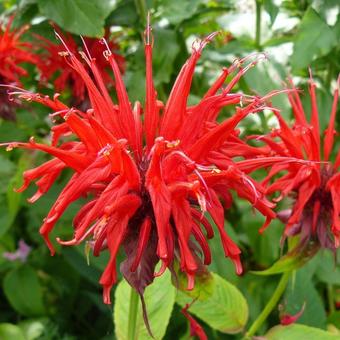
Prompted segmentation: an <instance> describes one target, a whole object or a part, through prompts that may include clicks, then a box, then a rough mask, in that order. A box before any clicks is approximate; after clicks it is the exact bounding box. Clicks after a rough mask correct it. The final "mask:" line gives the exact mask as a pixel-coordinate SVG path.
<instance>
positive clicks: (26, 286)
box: [3, 265, 45, 316]
mask: <svg viewBox="0 0 340 340" xmlns="http://www.w3.org/2000/svg"><path fill="white" fill-rule="evenodd" d="M3 289H4V293H5V295H6V297H7V299H8V301H9V302H10V304H11V305H12V307H13V308H14V309H15V310H16V311H17V312H19V313H20V314H22V315H25V316H40V315H43V314H44V312H45V307H44V304H43V298H42V287H41V285H40V282H39V279H38V275H37V273H36V271H35V270H34V269H33V268H32V267H30V266H29V265H22V266H20V267H18V268H15V269H14V270H12V271H10V272H8V273H7V274H6V276H5V278H4V281H3Z"/></svg>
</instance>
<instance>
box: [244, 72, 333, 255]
mask: <svg viewBox="0 0 340 340" xmlns="http://www.w3.org/2000/svg"><path fill="white" fill-rule="evenodd" d="M339 81H340V78H339V80H338V82H337V88H336V90H335V92H334V100H333V106H332V111H331V113H330V121H329V124H328V128H327V129H326V131H325V133H324V138H323V141H321V138H320V126H319V115H318V106H317V102H316V91H315V89H316V84H315V82H314V81H313V79H312V76H310V81H309V94H310V99H311V115H310V117H311V118H310V122H308V121H307V118H306V114H305V111H304V109H303V107H302V103H301V100H300V95H299V91H298V90H297V89H296V88H294V86H293V83H292V81H290V82H291V85H292V89H291V91H290V92H288V97H289V100H290V103H291V106H292V109H293V114H294V118H295V122H294V124H293V126H292V127H289V126H288V125H287V123H286V122H285V121H284V119H283V118H282V117H281V115H280V113H279V112H278V111H277V110H274V113H275V115H276V117H277V119H278V121H279V125H280V128H279V129H274V130H273V131H272V132H271V133H270V134H269V135H267V136H257V137H256V138H257V139H258V140H263V141H264V142H265V143H267V145H268V147H269V149H270V150H271V153H272V156H274V157H267V158H266V159H262V160H260V159H255V160H250V161H248V160H246V161H244V162H241V163H243V164H240V167H241V168H242V169H243V170H245V171H250V170H252V169H251V168H252V167H254V168H256V167H259V166H267V165H268V166H272V168H271V171H270V173H269V175H268V177H267V178H266V179H265V181H264V184H266V183H269V181H270V180H271V179H272V178H273V176H275V175H277V174H278V173H280V172H281V171H286V173H285V174H284V175H283V176H280V177H279V178H278V179H276V180H274V182H273V183H272V184H270V185H269V187H268V190H267V192H268V193H269V194H270V193H273V192H275V191H279V192H280V193H281V195H280V197H279V198H278V199H277V200H280V199H282V198H283V197H286V196H287V195H293V197H295V204H294V206H293V208H292V209H289V210H285V211H282V212H279V213H278V217H279V218H280V219H281V220H282V221H283V222H285V223H286V229H285V236H290V235H297V234H299V235H300V243H299V246H298V249H303V248H304V247H305V246H307V245H308V244H309V241H317V242H316V244H317V245H318V246H319V245H320V246H322V247H325V248H330V249H335V248H337V247H338V246H339V237H340V219H339V213H340V173H339V166H340V152H339V151H337V150H336V149H335V150H334V155H333V156H334V158H332V157H331V156H332V149H333V146H334V135H335V134H336V131H335V116H336V111H337V104H338V98H339Z"/></svg>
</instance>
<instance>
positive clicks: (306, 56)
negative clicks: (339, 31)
mask: <svg viewBox="0 0 340 340" xmlns="http://www.w3.org/2000/svg"><path fill="white" fill-rule="evenodd" d="M335 46H337V38H336V35H335V34H334V31H333V30H332V29H331V27H329V26H328V25H327V24H326V22H325V21H324V20H323V19H322V18H321V17H320V16H319V14H318V13H317V12H316V11H315V10H314V9H313V8H312V7H309V8H308V10H307V11H306V13H305V15H304V16H303V18H302V21H301V25H300V29H299V31H298V34H297V36H296V38H295V41H294V51H293V55H292V58H291V64H292V67H293V70H294V71H297V70H300V69H303V68H306V67H308V66H309V65H310V63H311V62H312V61H313V60H314V59H315V58H316V57H321V56H324V55H326V54H327V53H329V52H330V51H331V50H332V48H333V47H335Z"/></svg>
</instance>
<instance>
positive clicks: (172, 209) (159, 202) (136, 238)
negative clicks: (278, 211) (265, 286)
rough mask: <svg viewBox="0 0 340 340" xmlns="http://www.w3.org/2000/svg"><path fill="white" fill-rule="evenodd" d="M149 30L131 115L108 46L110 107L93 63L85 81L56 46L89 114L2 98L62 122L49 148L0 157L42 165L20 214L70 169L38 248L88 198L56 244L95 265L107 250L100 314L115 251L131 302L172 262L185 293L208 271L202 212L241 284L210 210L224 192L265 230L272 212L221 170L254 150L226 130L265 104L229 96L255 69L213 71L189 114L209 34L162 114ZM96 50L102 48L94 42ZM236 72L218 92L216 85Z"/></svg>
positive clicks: (230, 247) (218, 216) (248, 183)
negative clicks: (85, 245)
mask: <svg viewBox="0 0 340 340" xmlns="http://www.w3.org/2000/svg"><path fill="white" fill-rule="evenodd" d="M150 30H151V28H150V27H149V28H148V29H147V31H146V34H145V57H146V98H145V105H144V107H143V109H142V106H141V104H140V103H139V102H137V103H136V104H135V105H134V107H133V108H132V106H131V104H130V102H129V98H128V95H127V92H126V89H125V87H124V84H123V80H122V77H121V73H120V70H119V66H118V64H117V62H116V58H115V55H114V54H112V53H111V51H110V49H109V46H107V45H106V49H105V51H104V56H105V58H106V59H107V62H108V63H109V65H110V66H111V68H112V71H113V74H114V77H115V88H116V93H117V99H118V101H117V103H114V102H113V101H112V99H111V98H110V97H109V94H108V92H107V90H106V87H105V82H104V81H103V78H102V76H101V73H100V72H99V70H98V66H97V63H96V61H95V60H94V59H93V58H91V56H90V55H89V54H87V57H86V58H87V60H88V63H89V68H90V70H91V71H92V77H91V76H90V75H89V74H88V72H87V69H86V67H85V66H84V65H83V63H82V62H80V61H79V60H78V59H77V57H76V55H75V54H74V53H73V52H72V50H70V49H68V47H67V46H65V48H66V52H63V53H64V55H65V58H67V62H68V63H69V65H70V66H72V70H73V72H75V74H77V77H80V78H81V79H82V81H83V82H84V84H85V85H86V88H87V90H88V94H89V98H90V101H91V105H92V109H90V110H88V111H87V112H81V111H80V110H77V109H73V108H69V107H67V106H66V105H65V104H63V103H62V102H60V101H59V100H58V96H57V95H56V96H55V97H54V98H53V99H50V98H49V97H47V96H41V95H39V94H34V93H30V92H27V91H13V93H11V94H17V95H19V97H20V98H23V99H27V100H29V101H36V102H40V103H42V104H44V105H46V106H48V107H50V108H51V110H52V111H54V113H53V114H52V116H53V118H54V119H56V118H58V117H60V118H61V119H62V120H63V122H62V123H60V124H59V125H55V126H53V127H52V134H53V137H52V145H45V144H41V143H38V142H36V141H35V140H34V139H33V138H31V140H30V141H29V143H15V142H13V143H9V144H7V145H8V150H10V149H11V148H13V147H22V148H26V149H32V150H41V151H44V152H46V153H48V154H50V155H52V156H53V159H51V160H50V161H48V162H46V163H44V164H42V165H40V166H38V167H37V168H35V169H31V170H28V171H26V172H25V173H24V184H23V185H22V187H21V188H20V189H18V191H19V192H21V191H23V190H25V189H26V188H27V187H28V186H29V184H30V183H31V182H32V181H36V185H37V186H38V191H37V192H36V194H35V195H34V196H33V197H32V198H31V199H30V200H29V201H30V202H31V203H33V202H35V201H36V200H37V199H39V198H40V197H41V196H42V195H43V194H45V193H46V192H47V191H48V190H49V189H50V187H51V185H52V184H53V183H54V182H55V180H56V179H57V178H58V176H59V175H60V173H61V172H62V171H63V170H64V169H65V168H70V169H72V170H73V172H74V174H73V176H72V177H71V179H70V180H69V182H68V184H67V185H66V186H65V188H64V189H63V190H62V192H61V194H60V195H59V197H58V198H57V200H56V202H55V203H54V204H53V206H52V208H51V210H50V212H49V213H48V215H47V217H46V218H45V220H44V223H43V225H42V226H41V228H40V233H41V234H42V235H43V237H44V238H45V240H46V242H47V244H48V247H49V248H50V250H51V253H52V254H54V248H53V245H52V243H51V241H50V240H49V234H50V232H51V230H52V229H53V228H54V226H55V224H56V223H57V221H58V219H59V218H60V216H61V215H62V214H63V213H64V211H65V210H66V209H67V207H68V206H69V205H70V204H71V203H72V202H74V201H76V200H77V199H79V198H80V197H84V196H85V197H87V198H88V203H86V204H85V205H84V206H83V207H82V208H81V210H80V211H79V212H78V214H77V215H76V216H75V218H74V221H73V226H74V237H73V239H72V240H69V241H63V240H60V239H57V241H58V242H59V243H60V244H62V245H76V244H79V243H81V242H83V241H84V240H87V239H88V240H92V241H91V242H92V244H93V253H94V255H95V256H97V255H99V254H100V252H101V251H102V250H103V249H106V248H108V251H109V252H110V260H109V262H108V264H107V267H106V269H105V271H104V273H103V275H102V277H101V279H100V283H101V284H102V285H103V287H104V302H105V303H110V289H111V287H112V285H113V284H114V283H115V282H116V279H117V274H116V256H117V253H118V250H119V249H120V248H121V247H122V246H123V248H124V250H125V253H126V260H125V261H124V262H122V263H121V265H120V270H121V272H122V273H123V275H124V276H125V278H126V279H127V281H128V282H129V283H130V284H131V285H132V286H133V287H135V289H136V290H137V291H138V292H139V293H140V294H142V293H143V291H144V288H145V286H147V285H148V284H150V283H151V282H152V281H153V278H154V270H155V266H156V264H157V262H158V261H159V260H160V261H161V262H162V266H161V268H160V270H159V272H158V273H156V274H155V275H161V274H162V273H163V272H164V271H165V270H166V268H170V269H171V268H172V265H173V261H174V260H175V259H178V260H179V262H180V269H181V270H182V271H183V272H185V273H186V274H187V278H188V289H192V288H193V287H194V278H195V274H196V272H197V271H198V269H199V267H200V266H201V265H202V264H203V263H204V264H206V265H208V264H209V263H210V261H211V253H210V249H209V245H208V243H207V239H209V238H212V237H213V236H214V230H213V227H212V225H211V223H210V222H209V220H208V219H207V217H206V213H209V214H210V216H211V217H212V219H213V220H214V222H215V224H216V226H217V229H218V232H219V234H220V237H221V241H222V244H223V248H224V252H225V255H226V256H228V257H230V258H231V259H232V261H234V263H235V266H236V271H237V273H238V274H240V273H241V272H242V266H241V262H240V252H241V251H240V249H239V248H238V247H237V245H236V244H235V243H234V242H233V241H232V240H231V238H230V237H229V236H228V235H227V233H226V231H225V229H224V208H223V205H222V203H221V201H223V203H224V206H225V207H228V206H230V204H231V201H232V196H231V194H230V191H231V190H234V191H236V193H237V194H238V195H239V196H240V197H242V198H244V199H246V200H248V201H249V202H251V204H252V205H253V206H254V207H255V208H256V209H258V210H259V211H260V212H261V213H263V214H264V215H265V216H266V217H267V222H269V221H270V220H271V219H272V218H273V217H274V216H275V214H274V213H273V211H272V210H271V208H272V207H273V204H271V203H270V202H269V201H267V199H266V198H265V196H264V195H263V191H264V189H263V188H262V187H261V186H260V185H259V184H257V183H256V182H255V181H254V180H253V179H251V178H250V177H248V176H247V175H245V174H244V173H243V172H242V171H240V170H239V169H238V165H237V163H234V162H233V161H232V158H233V157H234V156H238V155H239V153H240V150H242V152H244V153H245V154H248V155H249V156H250V155H252V153H253V152H254V150H256V149H255V148H252V147H249V146H247V145H246V144H245V143H244V142H242V141H241V140H240V139H239V138H238V131H237V130H235V127H236V126H237V124H238V123H239V122H240V121H241V120H242V119H243V118H244V117H245V116H247V115H248V114H250V113H252V112H258V111H260V110H262V107H263V106H264V103H263V101H262V99H260V98H257V97H249V96H245V95H243V94H240V93H231V90H232V89H233V87H234V86H235V84H236V83H237V82H238V80H239V78H240V77H241V76H242V75H243V74H244V73H245V72H246V71H247V70H248V69H249V68H250V67H252V66H254V65H255V63H256V62H257V59H256V58H255V61H249V60H250V59H252V58H253V57H247V58H244V59H241V60H238V61H237V62H235V63H234V64H232V65H231V66H230V67H229V68H228V69H227V68H226V69H224V70H223V72H222V74H221V76H220V77H219V78H218V79H217V80H216V82H215V83H214V84H213V85H212V87H211V88H210V89H209V90H208V92H207V93H206V94H205V96H204V97H203V99H202V100H201V101H200V102H199V103H198V104H197V105H194V106H189V107H188V106H187V99H188V96H189V92H190V87H191V82H192V78H193V74H194V69H195V65H196V63H197V61H198V59H199V58H200V55H201V52H202V49H203V48H204V46H205V45H206V44H207V43H208V42H209V41H210V40H211V39H212V38H213V37H214V36H215V35H216V33H213V34H211V35H210V36H208V37H207V38H205V39H204V40H203V41H201V42H196V43H195V44H194V45H193V49H192V54H191V56H190V57H189V59H188V60H187V62H186V63H185V64H184V66H183V67H182V69H181V71H180V73H179V75H178V77H177V80H176V82H175V84H174V86H173V88H172V91H171V93H170V96H169V99H168V100H167V102H166V104H163V103H161V102H160V101H159V100H157V93H156V91H155V88H154V84H153V78H152V45H153V41H152V35H151V32H150ZM103 42H104V43H106V41H105V39H104V40H103ZM244 65H246V66H244ZM235 71H236V74H235V75H234V77H232V79H231V80H230V82H229V83H228V84H227V85H226V86H225V87H224V86H223V84H224V82H225V80H226V78H227V76H228V75H230V74H232V73H235ZM242 103H243V104H242ZM237 104H242V105H240V106H237V107H236V113H235V114H234V115H233V116H232V117H230V118H228V119H226V120H224V121H223V122H221V123H219V122H218V121H217V117H218V115H219V113H220V111H221V109H222V108H223V107H225V106H228V105H237ZM57 116H58V117H57ZM66 136H68V137H67V138H66ZM69 136H72V137H73V138H71V139H70V138H69ZM256 152H257V150H256ZM203 230H205V232H206V234H205V233H204V232H203ZM201 253H202V254H203V255H202V256H201Z"/></svg>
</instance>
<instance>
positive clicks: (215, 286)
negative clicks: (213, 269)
mask: <svg viewBox="0 0 340 340" xmlns="http://www.w3.org/2000/svg"><path fill="white" fill-rule="evenodd" d="M211 275H212V281H211V282H210V283H209V285H210V287H211V293H210V296H209V297H205V298H204V299H200V297H199V296H197V300H196V301H195V302H194V303H193V304H192V306H191V307H190V309H189V312H190V313H192V314H194V315H196V316H197V317H198V318H200V319H201V320H203V321H204V322H206V323H207V324H208V325H209V326H210V327H211V328H213V329H216V330H218V331H220V332H223V333H229V334H234V333H239V332H241V331H242V330H243V328H244V326H245V325H246V323H247V320H248V305H247V302H246V300H245V298H244V297H243V295H242V294H241V292H240V291H239V290H238V289H237V288H236V287H235V286H234V285H232V284H231V283H229V282H228V281H226V280H224V279H222V278H221V277H220V276H219V275H217V274H215V273H211ZM192 300H193V297H192V296H189V295H188V294H187V293H186V292H184V291H178V293H177V298H176V302H177V303H178V304H179V305H180V306H182V307H184V306H185V305H186V304H187V303H191V302H192Z"/></svg>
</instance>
